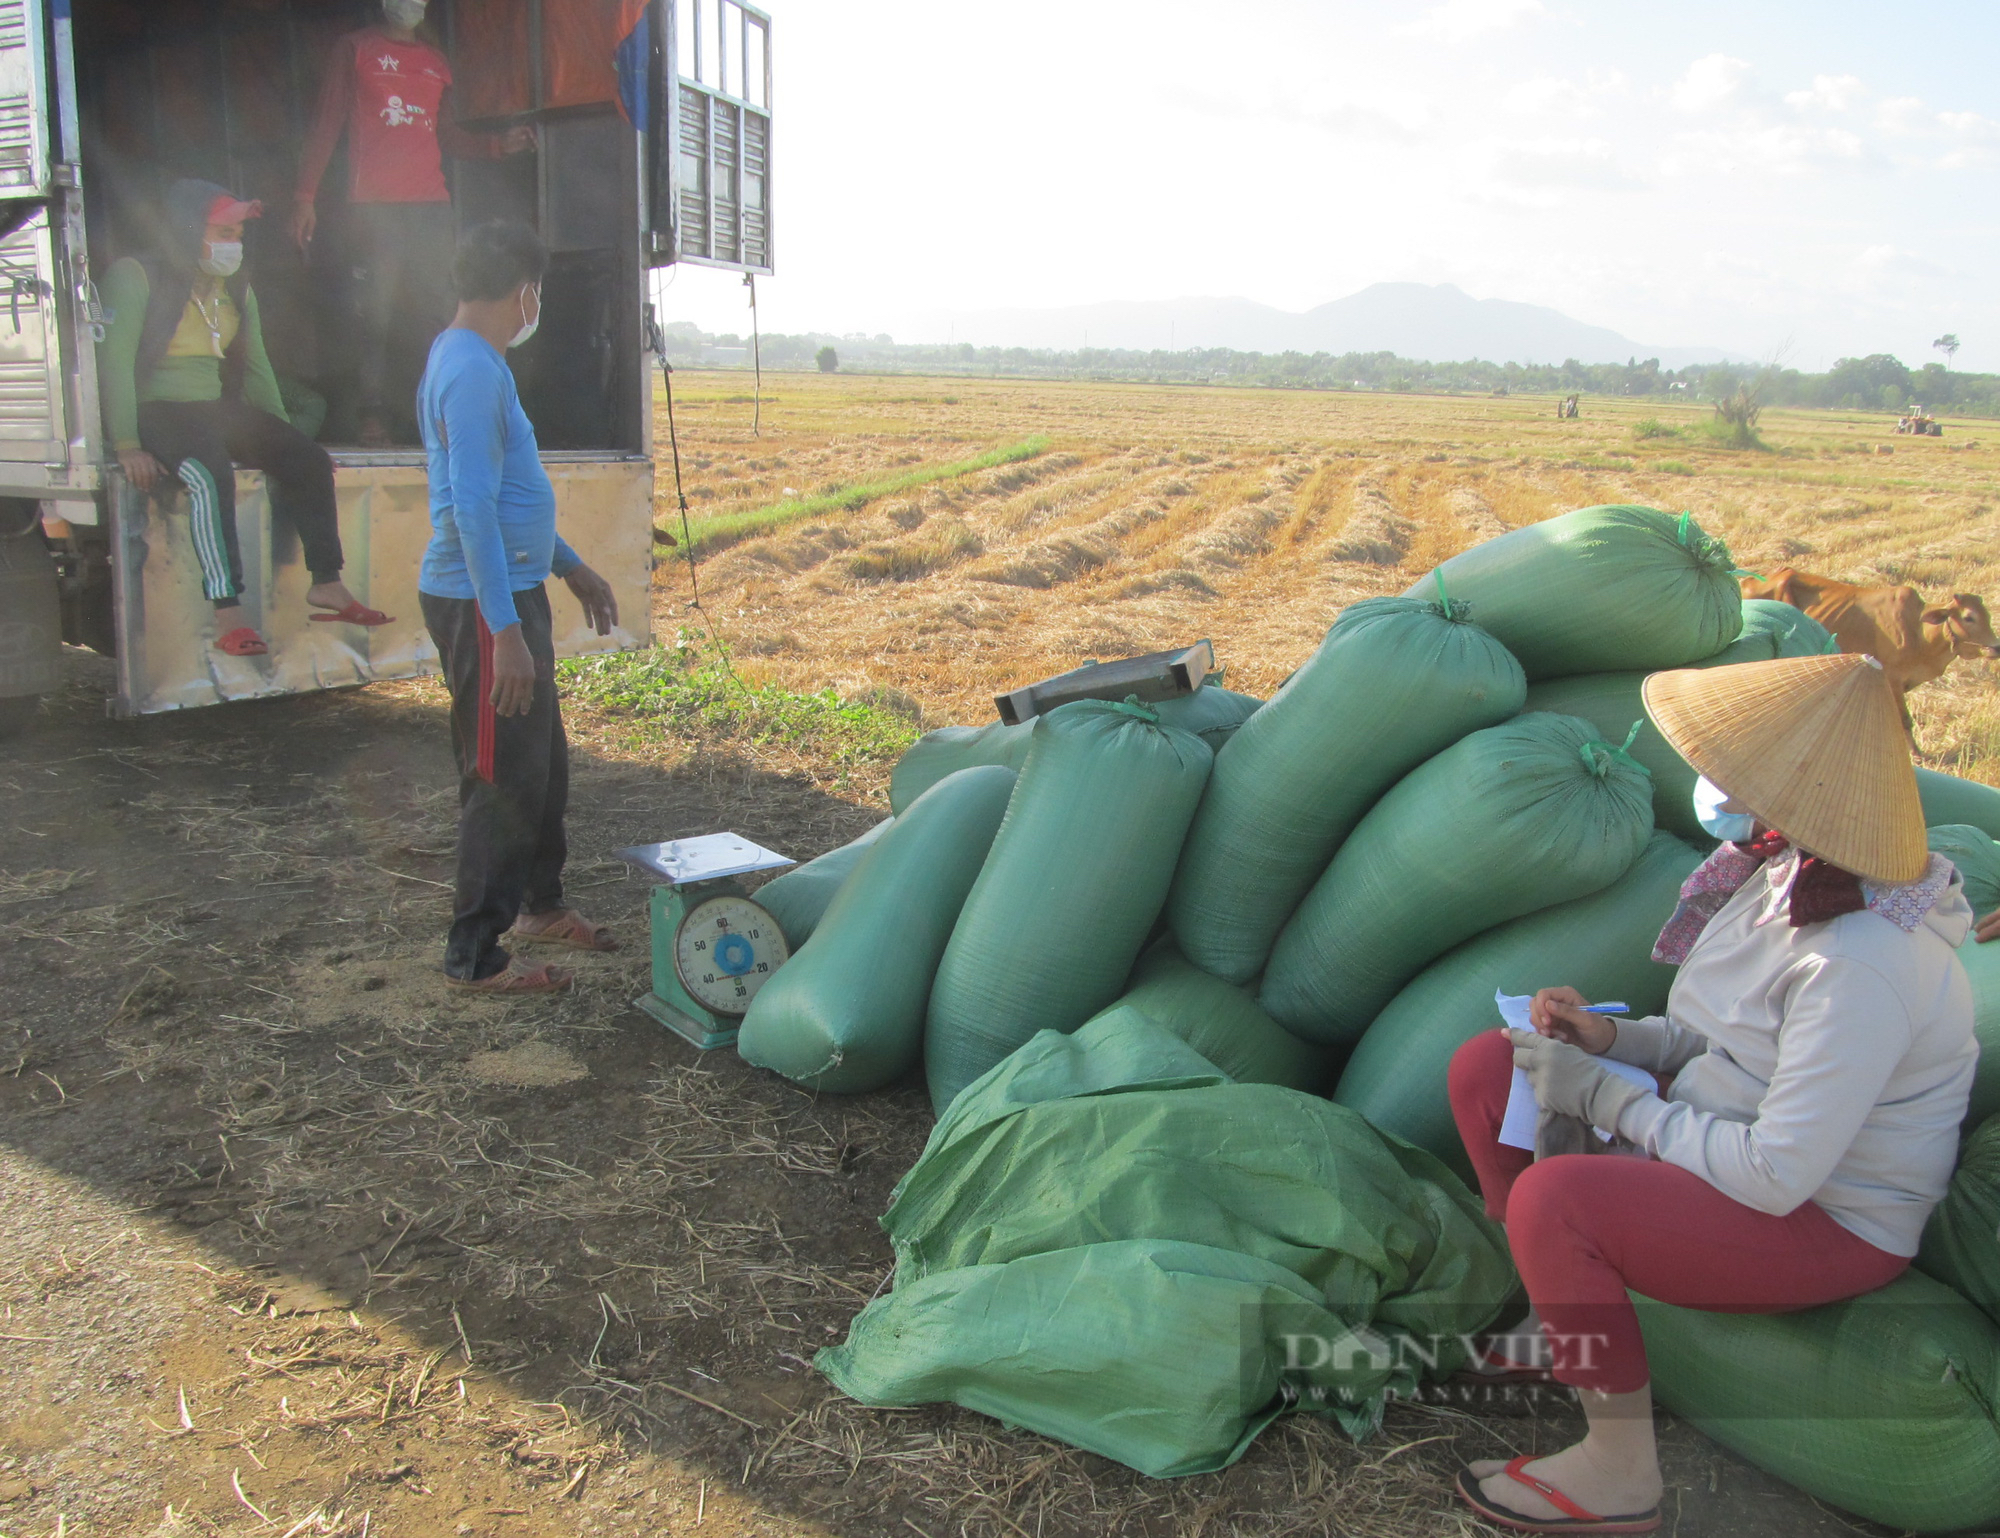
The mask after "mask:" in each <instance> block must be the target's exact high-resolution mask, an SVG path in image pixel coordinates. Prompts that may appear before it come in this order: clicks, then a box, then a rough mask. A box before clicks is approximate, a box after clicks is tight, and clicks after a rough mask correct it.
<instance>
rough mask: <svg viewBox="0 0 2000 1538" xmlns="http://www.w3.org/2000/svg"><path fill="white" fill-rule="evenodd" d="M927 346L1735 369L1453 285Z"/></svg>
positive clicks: (998, 325) (1153, 309)
mask: <svg viewBox="0 0 2000 1538" xmlns="http://www.w3.org/2000/svg"><path fill="white" fill-rule="evenodd" d="M922 332H923V336H924V340H926V341H931V342H942V341H946V340H952V341H958V342H971V343H973V344H975V345H976V346H980V347H1049V348H1062V349H1065V350H1068V349H1075V348H1079V347H1121V348H1135V349H1141V350H1147V349H1153V348H1167V349H1177V348H1183V347H1229V348H1234V349H1235V350H1237V351H1239V352H1265V353H1275V352H1304V353H1312V352H1327V353H1336V354H1338V353H1344V352H1392V353H1395V354H1397V355H1398V356H1399V357H1404V358H1413V359H1419V360H1422V361H1425V362H1431V363H1451V362H1460V361H1464V360H1466V359H1471V358H1483V359H1485V360H1486V361H1487V362H1489V363H1561V362H1563V361H1564V360H1565V359H1567V358H1575V359H1577V360H1578V361H1579V362H1582V363H1623V362H1624V361H1625V360H1626V359H1628V358H1639V359H1646V358H1658V359H1659V360H1660V366H1661V367H1662V368H1670V369H1671V368H1684V367H1686V366H1687V365H1689V364H1691V363H1726V362H1731V361H1734V360H1733V359H1732V358H1731V356H1730V355H1729V354H1728V353H1725V352H1723V351H1722V350H1721V349H1720V348H1717V347H1660V346H1657V345H1655V344H1653V343H1650V342H1635V341H1632V340H1631V339H1630V338H1628V337H1623V336H1620V335H1619V334H1618V333H1617V332H1615V331H1612V330H1610V329H1608V328H1607V327H1604V326H1592V325H1587V324H1585V323H1584V322H1583V321H1580V320H1576V319H1573V318H1572V317H1570V316H1568V315H1565V314H1563V313H1562V312H1561V311H1560V310H1551V309H1548V308H1546V307H1545V306H1543V305H1539V304H1517V303H1515V302H1514V301H1512V300H1509V299H1474V298H1473V297H1472V296H1471V295H1470V294H1468V293H1466V292H1465V291H1464V290H1463V289H1461V288H1457V287H1455V286H1454V285H1452V284H1450V283H1439V284H1435V285H1432V284H1425V283H1375V284H1371V285H1370V286H1369V287H1367V288H1364V289H1362V290H1361V292H1360V293H1358V294H1349V295H1348V296H1347V297H1346V298H1345V299H1336V300H1334V301H1333V302H1332V303H1331V304H1323V305H1320V306H1318V307H1317V308H1315V309H1311V310H1307V311H1306V312H1305V313H1304V314H1295V313H1293V312H1291V311H1289V310H1279V309H1274V308H1273V307H1272V306H1270V305H1267V304H1257V303H1255V302H1254V301H1252V300H1249V299H1167V300H1157V301H1128V300H1111V301H1107V302H1105V303H1103V304H1083V305H1073V306H1070V307H1069V308H1066V309H1058V310H973V311H952V312H940V313H936V314H932V315H927V316H925V317H923V318H922Z"/></svg>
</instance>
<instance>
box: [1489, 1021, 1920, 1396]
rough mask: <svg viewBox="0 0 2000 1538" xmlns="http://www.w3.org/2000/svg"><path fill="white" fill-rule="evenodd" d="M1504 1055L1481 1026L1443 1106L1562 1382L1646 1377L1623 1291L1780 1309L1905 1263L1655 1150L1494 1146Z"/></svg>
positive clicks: (1813, 1216)
mask: <svg viewBox="0 0 2000 1538" xmlns="http://www.w3.org/2000/svg"><path fill="white" fill-rule="evenodd" d="M1513 1069H1514V1050H1513V1047H1512V1046H1511V1045H1510V1044H1509V1043H1508V1041H1507V1038H1506V1037H1505V1036H1504V1035H1502V1034H1501V1033H1500V1032H1499V1031H1497V1030H1496V1031H1481V1032H1480V1033H1479V1034H1478V1035H1477V1036H1475V1037H1473V1038H1472V1040H1470V1041H1468V1042H1467V1043H1466V1044H1465V1045H1464V1046H1462V1047H1460V1048H1459V1049H1458V1052H1457V1054H1456V1055H1455V1056H1454V1057H1453V1058H1452V1060H1451V1079H1450V1083H1451V1114H1452V1116H1453V1118H1454V1119H1455V1120H1456V1121H1457V1122H1458V1135H1459V1137H1460V1138H1461V1139H1463V1140H1464V1143H1465V1151H1466V1153H1467V1154H1468V1155H1470V1156H1471V1159H1472V1167H1473V1168H1474V1169H1475V1170H1476V1171H1478V1173H1479V1189H1480V1193H1481V1194H1482V1195H1483V1196H1484V1197H1485V1198H1486V1210H1487V1212H1488V1213H1490V1214H1491V1215H1492V1216H1493V1217H1495V1218H1497V1219H1499V1220H1500V1221H1501V1222H1503V1223H1505V1224H1506V1225H1507V1242H1508V1244H1509V1246H1510V1247H1511V1248H1512V1250H1513V1252H1514V1264H1515V1265H1516V1266H1517V1267H1519V1269H1520V1272H1521V1280H1522V1282H1523V1283H1524V1284H1525V1285H1526V1287H1527V1289H1528V1297H1529V1299H1530V1300H1531V1301H1532V1302H1533V1303H1534V1305H1535V1310H1536V1312H1537V1313H1539V1314H1540V1315H1541V1320H1542V1328H1543V1330H1544V1331H1545V1332H1546V1334H1547V1335H1548V1338H1549V1342H1550V1346H1551V1349H1552V1354H1553V1358H1554V1366H1555V1375H1556V1378H1557V1380H1558V1381H1559V1382H1563V1383H1568V1384H1571V1385H1573V1386H1575V1387H1577V1388H1588V1389H1596V1390H1598V1391H1599V1392H1600V1393H1606V1394H1627V1393H1630V1392H1632V1391H1633V1390H1635V1389H1639V1388H1643V1387H1644V1386H1645V1385H1646V1382H1647V1377H1648V1375H1647V1371H1646V1344H1645V1341H1644V1340H1642V1339H1641V1338H1640V1334H1639V1316H1638V1314H1637V1313H1636V1312H1635V1311H1634V1310H1633V1307H1632V1304H1631V1300H1630V1299H1628V1298H1627V1297H1626V1295H1625V1292H1626V1289H1627V1288H1628V1287H1629V1288H1630V1289H1631V1290H1632V1291H1634V1292H1637V1293H1642V1294H1644V1295H1645V1296H1646V1297H1649V1298H1656V1299H1658V1300H1659V1301H1660V1302H1662V1303H1672V1304H1675V1305H1677V1306H1679V1307H1681V1308H1699V1309H1707V1310H1709V1311H1710V1312H1712V1313H1718V1314H1783V1313H1790V1312H1792V1311H1793V1310H1795V1309H1801V1308H1813V1307H1816V1306H1817V1305H1819V1304H1821V1303H1833V1302H1836V1301H1838V1300H1839V1299H1841V1298H1851V1297H1854V1296H1856V1295H1857V1294H1859V1293H1864V1292H1872V1291H1874V1290H1875V1289H1876V1288H1877V1287H1883V1286H1886V1285H1887V1284H1888V1283H1890V1282H1892V1281H1894V1280H1895V1279H1896V1278H1897V1277H1898V1276H1900V1275H1902V1273H1903V1271H1904V1270H1905V1269H1907V1268H1908V1266H1909V1264H1910V1262H1909V1258H1908V1257H1907V1256H1903V1255H1891V1254H1890V1253H1889V1252H1888V1251H1886V1250H1879V1249H1877V1248H1876V1247H1875V1246H1874V1245H1872V1244H1870V1243H1868V1242H1867V1241H1866V1240H1865V1239H1860V1238H1857V1237H1856V1236H1855V1235H1854V1234H1852V1233H1849V1232H1848V1231H1847V1230H1846V1229H1845V1228H1842V1227H1841V1226H1840V1225H1839V1224H1838V1223H1836V1222H1835V1221H1834V1220H1833V1219H1832V1218H1830V1217H1828V1216H1827V1214H1826V1212H1825V1210H1824V1209H1823V1208H1821V1207H1819V1206H1818V1205H1817V1204H1815V1203H1813V1202H1807V1203H1805V1204H1804V1205H1803V1206H1801V1207H1799V1208H1798V1209H1797V1210H1796V1211H1793V1212H1791V1213H1788V1214H1786V1215H1785V1216H1784V1217H1781V1218H1780V1217H1773V1216H1772V1215H1771V1214H1770V1213H1768V1212H1759V1211H1757V1210H1756V1209H1755V1208H1754V1207H1746V1206H1744V1205H1743V1203H1741V1202H1739V1201H1737V1200H1736V1199H1735V1198H1734V1197H1730V1196H1725V1195H1723V1193H1722V1192H1720V1191H1718V1190H1717V1189H1716V1188H1715V1187H1714V1186H1712V1185H1710V1184H1709V1183H1708V1182H1707V1181H1706V1180H1703V1179H1702V1178H1701V1177H1700V1176H1699V1175H1696V1174H1692V1173H1691V1172H1689V1171H1687V1170H1684V1169H1681V1168H1680V1167H1679V1166H1677V1165H1672V1164H1662V1163H1660V1162H1659V1161H1658V1160H1656V1159H1637V1158H1616V1157H1611V1156H1605V1155H1598V1154H1565V1155H1563V1156H1562V1157H1560V1158H1555V1159H1546V1160H1543V1161H1542V1162H1541V1163H1539V1164H1537V1163H1536V1162H1535V1156H1534V1155H1533V1154H1531V1153H1529V1152H1528V1151H1527V1150H1526V1149H1524V1148H1509V1147H1505V1146H1503V1145H1502V1144H1501V1143H1500V1142H1499V1134H1500V1119H1501V1116H1502V1114H1503V1112H1504V1111H1505V1110H1506V1106H1507V1089H1508V1085H1509V1082H1510V1081H1511V1079H1512V1076H1513Z"/></svg>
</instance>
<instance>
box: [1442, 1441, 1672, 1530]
mask: <svg viewBox="0 0 2000 1538" xmlns="http://www.w3.org/2000/svg"><path fill="white" fill-rule="evenodd" d="M1539 1456H1540V1455H1539V1454H1536V1453H1523V1454H1522V1455H1521V1456H1520V1457H1518V1458H1511V1459H1509V1460H1508V1462H1507V1466H1506V1467H1505V1468H1503V1469H1501V1470H1500V1471H1499V1472H1500V1473H1502V1474H1505V1475H1506V1476H1507V1477H1508V1478H1509V1479H1511V1480H1513V1481H1514V1483H1516V1484H1518V1485H1526V1486H1527V1487H1528V1488H1529V1489H1530V1490H1532V1491H1534V1492H1535V1494H1537V1495H1539V1496H1540V1497H1541V1498H1542V1499H1543V1500H1545V1501H1547V1502H1548V1503H1549V1504H1550V1505H1551V1506H1553V1507H1555V1508H1556V1510H1558V1511H1560V1512H1563V1513H1565V1515H1563V1516H1560V1517H1531V1516H1529V1515H1527V1514H1526V1513H1525V1512H1520V1511H1511V1510H1509V1509H1508V1508H1507V1507H1505V1506H1496V1505H1495V1504H1494V1503H1493V1502H1492V1501H1490V1500H1488V1499H1487V1497H1486V1496H1485V1495H1484V1494H1483V1493H1481V1491H1480V1488H1479V1481H1480V1479H1481V1478H1482V1477H1483V1478H1488V1479H1490V1478H1492V1476H1491V1475H1490V1474H1489V1475H1484V1476H1482V1475H1478V1474H1475V1473H1473V1472H1472V1469H1471V1467H1470V1465H1463V1466H1461V1467H1460V1468H1459V1471H1458V1498H1459V1499H1460V1500H1462V1501H1464V1502H1465V1504H1466V1505H1468V1506H1470V1507H1471V1508H1472V1509H1473V1510H1474V1511H1476V1512H1478V1513H1479V1515H1480V1516H1482V1517H1484V1518H1485V1519H1486V1520H1487V1521H1488V1522H1491V1523H1492V1524H1493V1525H1494V1526H1495V1527H1510V1528H1512V1529H1514V1531H1516V1532H1520V1533H1650V1532H1654V1531H1656V1530H1658V1528H1659V1525H1660V1508H1659V1507H1657V1506H1655V1507H1654V1508H1653V1509H1652V1510H1651V1511H1641V1512H1637V1513H1634V1514H1633V1515H1632V1516H1629V1517H1600V1516H1599V1515H1598V1514H1597V1513H1596V1512H1594V1511H1585V1510H1584V1509H1583V1507H1581V1506H1579V1505H1577V1503H1576V1502H1575V1501H1573V1500H1571V1499H1570V1498H1569V1497H1568V1496H1567V1495H1564V1494H1563V1493H1562V1491H1560V1490H1558V1489H1557V1488H1556V1487H1555V1486H1554V1485H1552V1484H1550V1483H1549V1482H1548V1481H1547V1480H1546V1479H1537V1478H1535V1476H1534V1475H1533V1474H1530V1473H1529V1472H1528V1471H1527V1466H1528V1465H1529V1464H1530V1463H1533V1462H1535V1461H1536V1459H1537V1458H1538V1457H1539Z"/></svg>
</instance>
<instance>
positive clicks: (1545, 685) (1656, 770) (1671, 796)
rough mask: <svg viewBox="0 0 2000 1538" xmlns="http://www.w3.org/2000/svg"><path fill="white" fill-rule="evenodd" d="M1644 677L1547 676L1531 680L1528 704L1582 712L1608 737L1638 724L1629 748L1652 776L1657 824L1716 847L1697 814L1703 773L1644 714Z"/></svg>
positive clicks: (1618, 737) (1623, 733)
mask: <svg viewBox="0 0 2000 1538" xmlns="http://www.w3.org/2000/svg"><path fill="white" fill-rule="evenodd" d="M1645 682H1646V675H1645V674H1644V673H1582V674H1579V675H1578V676H1576V677H1575V678H1545V679H1543V680H1542V681H1541V682H1540V683H1535V684H1530V685H1529V686H1528V704H1527V708H1528V709H1529V710H1549V711H1554V712H1555V713H1556V714H1557V715H1562V716H1582V717H1583V719H1584V720H1586V721H1588V722H1590V724H1591V725H1593V726H1595V727H1596V728H1597V735H1598V736H1599V737H1601V738H1603V739H1604V740H1605V741H1606V742H1623V741H1624V740H1625V737H1626V736H1627V734H1628V733H1630V732H1631V730H1632V728H1633V727H1634V726H1635V725H1636V726H1637V727H1638V728H1639V735H1638V736H1636V737H1634V738H1633V739H1632V742H1631V746H1630V747H1629V749H1628V750H1627V751H1629V752H1630V753H1631V755H1632V756H1633V757H1634V758H1636V759H1637V760H1638V761H1639V762H1640V763H1641V764H1642V765H1644V766H1645V769H1646V772H1647V773H1648V774H1650V775H1652V777H1653V825H1654V826H1655V827H1658V828H1664V829H1665V830H1666V831H1667V832H1669V833H1671V834H1673V835H1674V836H1675V837H1676V838H1684V839H1686V840H1687V841H1688V842H1689V843H1693V844H1699V845H1700V847H1701V848H1703V849H1713V848H1714V847H1715V840H1714V839H1712V838H1710V837H1709V835H1708V832H1707V830H1706V829H1704V828H1703V827H1702V825H1701V823H1700V822H1699V821H1698V820H1697V819H1696V818H1695V815H1694V782H1695V780H1696V779H1697V778H1699V776H1697V775H1696V773H1695V771H1694V768H1693V766H1692V765H1691V764H1689V763H1688V761H1687V760H1686V759H1684V758H1682V757H1681V756H1680V754H1678V753H1676V752H1675V751H1674V750H1673V748H1672V747H1671V746H1670V745H1669V744H1668V742H1667V739H1666V738H1664V737H1662V736H1661V735H1660V729H1659V728H1658V727H1657V726H1655V725H1653V721H1652V718H1651V717H1650V716H1648V715H1647V714H1646V702H1645V700H1644V699H1643V698H1641V696H1640V693H1639V690H1640V686H1641V685H1643V684H1644V683H1645Z"/></svg>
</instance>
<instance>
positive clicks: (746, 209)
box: [646, 0, 771, 273]
mask: <svg viewBox="0 0 2000 1538" xmlns="http://www.w3.org/2000/svg"><path fill="white" fill-rule="evenodd" d="M652 25H653V27H654V28H655V36H656V37H657V38H658V39H659V45H658V46H657V47H656V48H655V50H654V59H653V64H654V73H653V82H652V90H651V92H650V97H651V110H650V113H649V118H650V120H649V122H648V123H647V125H646V126H647V134H646V139H647V149H648V160H649V172H650V174H649V177H648V182H649V186H648V188H647V191H648V195H649V196H648V201H649V204H650V208H649V210H648V217H647V222H648V226H649V227H648V230H647V250H648V260H649V261H650V262H651V263H652V264H653V265H654V266H656V267H658V266H664V265H666V264H667V263H670V262H694V263H697V264H699V265H701V266H704V267H726V268H729V269H731V270H733V271H737V272H751V273H768V272H770V270H771V18H770V17H769V16H768V15H766V14H765V13H764V12H763V11H760V10H758V9H757V8H756V7H755V6H750V5H744V4H742V3H740V0H658V3H657V4H656V5H655V7H654V9H653V14H652Z"/></svg>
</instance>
